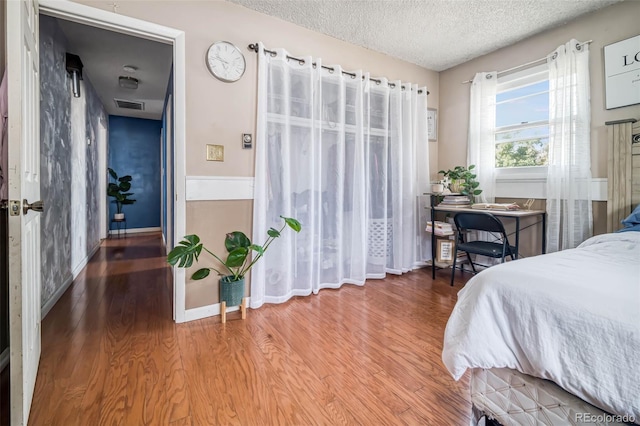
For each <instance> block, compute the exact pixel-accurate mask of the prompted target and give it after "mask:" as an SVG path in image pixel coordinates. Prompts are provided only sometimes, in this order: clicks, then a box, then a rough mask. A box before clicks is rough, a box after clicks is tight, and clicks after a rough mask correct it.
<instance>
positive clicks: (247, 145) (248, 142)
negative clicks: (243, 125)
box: [242, 133, 253, 149]
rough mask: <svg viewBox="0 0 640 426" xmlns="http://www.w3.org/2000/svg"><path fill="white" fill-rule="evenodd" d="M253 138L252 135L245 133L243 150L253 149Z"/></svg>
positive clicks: (243, 135)
mask: <svg viewBox="0 0 640 426" xmlns="http://www.w3.org/2000/svg"><path fill="white" fill-rule="evenodd" d="M252 141H253V138H252V137H251V133H243V134H242V148H243V149H251V143H252Z"/></svg>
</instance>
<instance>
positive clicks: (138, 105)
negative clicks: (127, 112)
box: [114, 99, 144, 111]
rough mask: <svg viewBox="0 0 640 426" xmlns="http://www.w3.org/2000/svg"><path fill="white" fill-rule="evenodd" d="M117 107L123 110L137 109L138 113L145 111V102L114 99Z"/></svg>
mask: <svg viewBox="0 0 640 426" xmlns="http://www.w3.org/2000/svg"><path fill="white" fill-rule="evenodd" d="M114 101H115V103H116V106H117V107H118V108H123V109H135V110H137V111H144V102H139V101H128V100H126V99H114Z"/></svg>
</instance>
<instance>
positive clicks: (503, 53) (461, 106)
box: [434, 1, 640, 177]
mask: <svg viewBox="0 0 640 426" xmlns="http://www.w3.org/2000/svg"><path fill="white" fill-rule="evenodd" d="M638 17H640V1H625V2H622V3H618V4H615V5H613V6H609V7H607V8H604V9H602V10H599V11H596V12H593V13H590V14H588V15H585V16H584V17H581V18H578V19H577V20H575V21H572V22H569V23H568V24H566V25H563V26H561V27H559V28H556V29H553V30H550V31H547V32H545V33H543V34H539V35H536V36H533V37H530V38H528V39H526V40H523V41H521V42H519V43H516V44H514V45H512V46H509V47H506V48H504V49H500V50H498V51H496V52H493V53H490V54H488V55H485V56H482V57H480V58H477V59H474V60H472V61H469V62H466V63H464V64H461V65H458V66H457V67H454V68H451V69H449V70H446V71H443V72H441V73H440V93H442V100H441V101H440V111H439V112H440V123H439V124H440V129H439V133H440V134H439V139H440V140H439V142H438V145H439V150H438V151H439V152H438V166H439V168H440V169H443V168H444V169H448V168H450V167H452V166H455V165H457V164H464V163H466V159H467V157H466V155H467V131H468V128H469V84H461V82H462V81H466V80H469V79H472V78H473V76H474V75H475V74H476V73H477V72H481V71H500V70H504V69H508V68H511V67H514V66H517V65H520V64H524V63H527V62H530V61H534V60H536V59H539V58H543V57H545V56H546V55H547V54H549V53H550V52H552V51H553V50H555V49H556V48H557V47H558V46H559V45H561V44H563V43H566V42H567V41H569V40H570V39H571V38H575V39H576V40H580V41H587V40H593V43H591V45H590V58H589V60H590V67H589V68H590V72H591V154H592V173H593V177H606V176H607V146H606V141H607V130H606V126H605V124H604V123H605V121H610V120H618V119H623V118H630V117H634V118H640V105H634V106H629V107H624V108H618V109H614V110H608V111H607V110H606V109H605V104H604V93H605V92H604V61H603V47H604V46H606V45H608V44H611V43H614V42H616V41H619V40H624V39H626V38H629V37H633V36H636V35H638V34H640V25H639V23H638ZM436 171H437V170H436ZM434 177H435V176H434Z"/></svg>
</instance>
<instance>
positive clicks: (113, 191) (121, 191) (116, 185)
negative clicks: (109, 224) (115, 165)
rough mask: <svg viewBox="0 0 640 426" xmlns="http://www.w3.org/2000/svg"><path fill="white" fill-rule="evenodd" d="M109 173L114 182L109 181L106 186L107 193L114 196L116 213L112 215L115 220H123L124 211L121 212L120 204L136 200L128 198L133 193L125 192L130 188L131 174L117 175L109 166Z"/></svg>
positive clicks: (131, 202)
mask: <svg viewBox="0 0 640 426" xmlns="http://www.w3.org/2000/svg"><path fill="white" fill-rule="evenodd" d="M109 175H111V177H112V178H113V180H114V181H115V182H110V183H109V186H108V187H107V195H108V196H109V197H113V198H115V203H116V209H117V213H116V214H115V215H114V216H113V219H114V220H116V221H121V220H124V213H122V206H124V205H125V204H133V203H135V202H136V200H134V199H132V198H129V197H131V196H132V195H133V193H132V192H127V191H129V190H130V189H131V176H129V175H126V176H122V177H118V174H117V173H116V172H115V171H114V170H113V169H112V168H109Z"/></svg>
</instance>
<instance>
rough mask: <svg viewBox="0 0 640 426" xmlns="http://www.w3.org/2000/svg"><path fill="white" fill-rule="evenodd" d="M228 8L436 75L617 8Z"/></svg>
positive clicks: (476, 0)
mask: <svg viewBox="0 0 640 426" xmlns="http://www.w3.org/2000/svg"><path fill="white" fill-rule="evenodd" d="M230 1H231V2H232V3H236V4H239V5H243V6H245V7H247V8H249V9H254V10H256V11H258V12H262V13H265V14H267V15H272V16H275V17H278V18H281V19H283V20H285V21H289V22H293V23H294V24H297V25H300V26H302V27H305V28H308V29H310V30H313V31H317V32H320V33H323V34H327V35H329V36H332V37H335V38H337V39H340V40H344V41H347V42H349V43H352V44H356V45H358V46H363V47H366V48H368V49H371V50H375V51H378V52H382V53H385V54H387V55H389V56H393V57H395V58H399V59H403V60H405V61H408V62H411V63H414V64H417V65H420V66H422V67H425V68H428V69H431V70H434V71H443V70H446V69H448V68H451V67H453V66H455V65H458V64H461V63H463V62H466V61H469V60H471V59H473V58H476V57H478V56H482V55H485V54H487V53H489V52H492V51H494V50H497V49H500V48H501V47H505V46H508V45H511V44H513V43H515V42H517V41H519V40H522V39H524V38H526V37H529V36H532V35H534V34H537V33H540V32H542V31H545V30H548V29H550V28H553V27H556V26H559V25H562V24H564V23H566V22H568V21H570V20H571V19H573V18H575V17H577V16H579V15H582V14H584V13H587V12H591V11H593V10H596V9H600V8H602V7H605V6H608V5H610V4H613V3H617V2H618V1H620V0H230ZM267 47H285V48H286V46H267ZM292 53H297V54H305V53H307V52H292Z"/></svg>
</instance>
